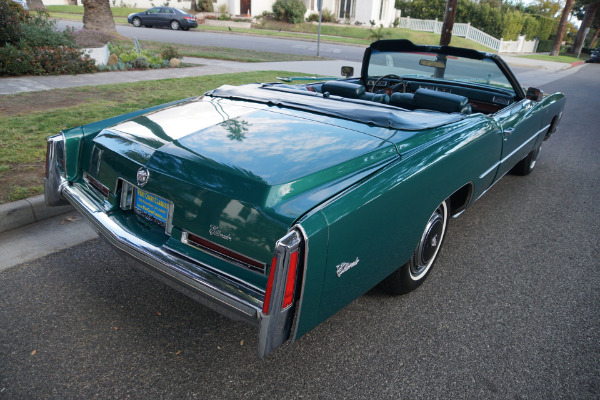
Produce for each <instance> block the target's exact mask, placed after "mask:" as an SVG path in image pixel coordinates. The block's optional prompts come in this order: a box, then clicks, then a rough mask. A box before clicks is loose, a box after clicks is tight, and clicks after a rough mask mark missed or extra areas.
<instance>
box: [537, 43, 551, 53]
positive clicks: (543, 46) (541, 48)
mask: <svg viewBox="0 0 600 400" xmlns="http://www.w3.org/2000/svg"><path fill="white" fill-rule="evenodd" d="M553 45H554V40H540V42H539V43H538V47H537V52H538V53H545V52H547V51H550V50H552V46H553Z"/></svg>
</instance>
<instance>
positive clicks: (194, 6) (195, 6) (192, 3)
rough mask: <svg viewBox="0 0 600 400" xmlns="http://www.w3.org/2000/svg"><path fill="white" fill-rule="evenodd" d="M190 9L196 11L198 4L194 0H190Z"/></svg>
mask: <svg viewBox="0 0 600 400" xmlns="http://www.w3.org/2000/svg"><path fill="white" fill-rule="evenodd" d="M190 10H192V11H198V5H197V4H196V0H192V1H191V4H190Z"/></svg>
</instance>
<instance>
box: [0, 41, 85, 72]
mask: <svg viewBox="0 0 600 400" xmlns="http://www.w3.org/2000/svg"><path fill="white" fill-rule="evenodd" d="M95 70H96V65H95V63H94V60H92V59H90V58H89V56H87V55H84V54H83V52H82V51H81V50H79V49H72V48H68V47H64V46H59V47H34V48H24V49H21V48H17V47H14V46H11V45H7V46H4V47H2V48H0V75H12V76H14V75H26V74H31V75H61V74H81V73H87V72H93V71H95Z"/></svg>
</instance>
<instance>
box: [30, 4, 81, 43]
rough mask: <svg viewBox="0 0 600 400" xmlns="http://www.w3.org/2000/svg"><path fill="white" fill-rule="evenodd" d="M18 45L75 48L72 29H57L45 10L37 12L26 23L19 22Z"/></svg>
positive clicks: (54, 21)
mask: <svg viewBox="0 0 600 400" xmlns="http://www.w3.org/2000/svg"><path fill="white" fill-rule="evenodd" d="M21 31H22V33H21V38H20V41H19V47H20V48H22V49H24V48H28V47H59V46H66V47H71V48H76V47H77V44H76V43H75V38H74V36H73V29H72V28H71V29H67V30H65V31H62V32H61V31H58V30H57V29H56V20H53V19H50V16H49V14H48V13H46V12H38V13H37V14H36V15H35V16H34V17H32V18H31V19H30V21H29V22H28V23H23V24H21Z"/></svg>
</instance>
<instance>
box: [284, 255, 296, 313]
mask: <svg viewBox="0 0 600 400" xmlns="http://www.w3.org/2000/svg"><path fill="white" fill-rule="evenodd" d="M297 266H298V250H296V251H294V252H293V253H292V254H291V255H290V266H289V267H288V274H287V280H286V282H285V296H284V297H283V306H282V309H286V308H288V307H289V306H290V305H291V304H292V302H293V301H294V287H295V285H296V268H297Z"/></svg>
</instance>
